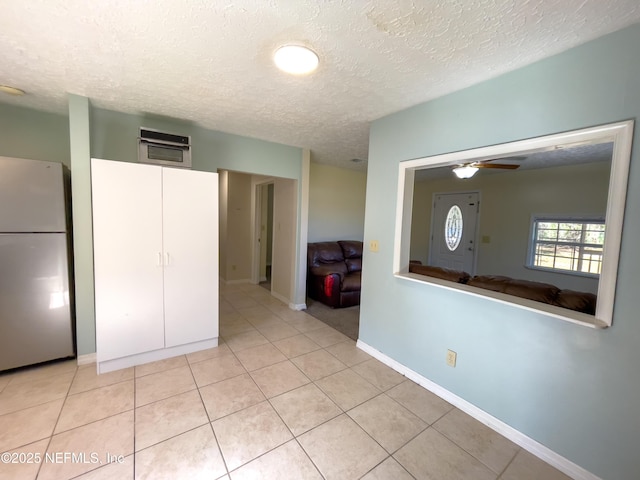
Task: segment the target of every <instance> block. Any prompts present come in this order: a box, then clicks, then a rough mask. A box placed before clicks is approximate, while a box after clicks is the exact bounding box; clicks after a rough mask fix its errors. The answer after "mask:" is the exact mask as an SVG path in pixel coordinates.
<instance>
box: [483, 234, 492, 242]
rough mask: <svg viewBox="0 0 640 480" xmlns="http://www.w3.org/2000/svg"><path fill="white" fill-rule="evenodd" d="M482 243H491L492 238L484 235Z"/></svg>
mask: <svg viewBox="0 0 640 480" xmlns="http://www.w3.org/2000/svg"><path fill="white" fill-rule="evenodd" d="M482 243H491V237H490V236H489V235H483V236H482Z"/></svg>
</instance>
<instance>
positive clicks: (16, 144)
mask: <svg viewBox="0 0 640 480" xmlns="http://www.w3.org/2000/svg"><path fill="white" fill-rule="evenodd" d="M0 155H2V156H3V157H16V158H28V159H31V160H46V161H49V162H59V163H62V164H64V165H65V166H67V167H70V166H71V163H70V157H69V117H68V116H67V115H61V114H57V113H49V112H42V111H39V110H32V109H30V108H24V107H19V106H15V105H10V104H7V103H0Z"/></svg>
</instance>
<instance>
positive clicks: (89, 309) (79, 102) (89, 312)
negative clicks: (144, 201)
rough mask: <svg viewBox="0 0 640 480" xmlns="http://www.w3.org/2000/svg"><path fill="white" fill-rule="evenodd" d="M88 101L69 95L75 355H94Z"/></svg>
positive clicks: (94, 329) (94, 332) (94, 328)
mask: <svg viewBox="0 0 640 480" xmlns="http://www.w3.org/2000/svg"><path fill="white" fill-rule="evenodd" d="M90 109H91V106H90V105H89V99H87V98H86V97H80V96H78V95H69V132H70V137H69V138H70V153H71V209H72V212H73V263H74V276H75V300H76V340H77V349H78V355H87V354H90V353H93V352H95V351H96V325H95V302H94V288H93V221H92V213H91V155H90V151H91V149H90V145H89V144H90V139H89V112H90Z"/></svg>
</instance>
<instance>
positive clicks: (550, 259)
mask: <svg viewBox="0 0 640 480" xmlns="http://www.w3.org/2000/svg"><path fill="white" fill-rule="evenodd" d="M531 230H532V235H531V244H530V246H529V262H528V265H527V266H529V267H531V268H539V269H544V270H557V271H560V272H564V273H573V274H576V275H588V276H599V275H600V272H601V270H602V258H603V254H604V234H605V223H604V219H603V218H588V219H578V218H575V217H574V218H566V217H565V218H548V217H547V218H544V217H534V218H533V222H532V228H531Z"/></svg>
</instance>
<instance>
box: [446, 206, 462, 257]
mask: <svg viewBox="0 0 640 480" xmlns="http://www.w3.org/2000/svg"><path fill="white" fill-rule="evenodd" d="M444 238H445V242H446V243H447V248H448V249H449V250H451V251H452V252H453V251H455V249H456V248H458V245H460V240H462V210H460V207H459V206H458V205H454V206H453V207H451V208H450V209H449V213H447V219H446V221H445V226H444Z"/></svg>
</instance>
